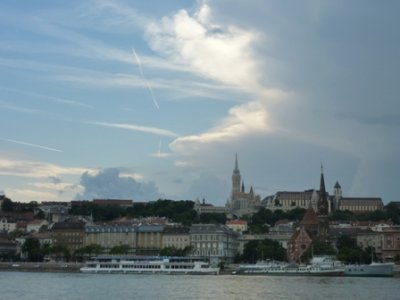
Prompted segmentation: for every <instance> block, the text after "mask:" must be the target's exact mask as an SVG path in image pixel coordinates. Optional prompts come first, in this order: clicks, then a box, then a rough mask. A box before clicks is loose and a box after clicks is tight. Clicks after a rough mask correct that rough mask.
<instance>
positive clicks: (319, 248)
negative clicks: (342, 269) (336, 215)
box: [301, 239, 336, 261]
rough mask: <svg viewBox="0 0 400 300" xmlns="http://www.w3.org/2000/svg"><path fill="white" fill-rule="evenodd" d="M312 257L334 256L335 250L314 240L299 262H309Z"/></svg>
mask: <svg viewBox="0 0 400 300" xmlns="http://www.w3.org/2000/svg"><path fill="white" fill-rule="evenodd" d="M313 255H336V250H335V248H334V247H333V246H332V245H331V244H329V243H327V242H325V241H322V240H318V239H315V240H313V241H312V243H311V245H310V247H308V249H307V251H306V252H305V253H304V254H303V255H302V256H301V260H302V261H309V260H310V259H311V258H312V257H313Z"/></svg>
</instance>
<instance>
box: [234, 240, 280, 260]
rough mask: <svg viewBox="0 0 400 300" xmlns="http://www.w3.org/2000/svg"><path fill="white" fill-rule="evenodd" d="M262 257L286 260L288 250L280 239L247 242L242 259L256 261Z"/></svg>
mask: <svg viewBox="0 0 400 300" xmlns="http://www.w3.org/2000/svg"><path fill="white" fill-rule="evenodd" d="M261 259H273V260H279V261H286V259H287V257H286V250H285V248H283V247H282V245H281V244H280V243H279V242H278V241H274V240H270V239H265V240H263V241H249V242H247V243H246V244H245V246H244V250H243V255H242V257H241V260H242V261H246V262H250V263H255V262H257V261H258V260H261Z"/></svg>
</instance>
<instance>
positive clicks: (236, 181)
mask: <svg viewBox="0 0 400 300" xmlns="http://www.w3.org/2000/svg"><path fill="white" fill-rule="evenodd" d="M240 182H241V176H240V171H239V164H238V157H237V153H236V155H235V168H234V169H233V174H232V194H235V193H239V192H240Z"/></svg>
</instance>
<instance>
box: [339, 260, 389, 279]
mask: <svg viewBox="0 0 400 300" xmlns="http://www.w3.org/2000/svg"><path fill="white" fill-rule="evenodd" d="M393 273H394V264H393V263H378V262H372V263H371V264H363V265H346V266H345V273H344V274H345V276H357V277H392V276H393Z"/></svg>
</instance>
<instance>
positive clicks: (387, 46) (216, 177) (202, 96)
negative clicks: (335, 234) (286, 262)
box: [0, 0, 400, 205]
mask: <svg viewBox="0 0 400 300" xmlns="http://www.w3.org/2000/svg"><path fill="white" fill-rule="evenodd" d="M399 11H400V2H399V1H390V0H388V1H384V2H379V1H372V0H371V1H368V0H354V1H344V0H343V1H340V0H338V1H317V0H304V1H278V0H275V1H265V0H235V1H228V0H216V1H212V0H210V1H188V0H174V1H155V0H154V1H150V0H148V1H123V0H121V1H111V0H89V1H74V0H71V1H56V2H54V1H50V0H48V1H45V0H43V1H22V0H20V1H2V2H1V3H0V36H1V39H0V92H1V93H0V111H1V119H0V190H1V191H2V192H3V193H5V194H6V195H7V196H8V197H10V198H11V199H13V200H15V201H32V200H36V201H49V200H57V201H69V200H72V199H92V198H100V197H107V198H127V199H135V200H141V201H146V200H155V199H158V198H159V197H163V198H170V199H195V198H196V197H199V198H200V199H201V198H203V197H204V198H206V201H209V202H212V203H214V204H218V205H220V204H224V203H225V201H226V198H227V197H228V196H229V191H230V186H231V183H230V178H231V174H232V170H233V165H234V157H235V153H238V157H239V167H240V170H241V174H242V177H243V179H244V182H245V185H246V188H249V186H250V185H253V187H254V190H255V192H257V193H259V194H260V195H261V196H267V195H270V194H273V193H275V192H276V191H279V190H305V189H309V188H317V187H318V185H319V173H320V165H321V162H322V163H323V165H324V173H325V180H326V184H327V189H328V191H332V189H333V185H334V184H335V182H336V181H339V183H340V184H341V185H342V189H343V194H344V196H378V197H382V198H383V200H384V202H385V203H387V202H389V201H393V200H399V197H398V194H399V193H398V190H397V186H398V184H399V175H398V174H399V169H400V160H399V153H400V152H399V150H400V134H399V129H400V104H399V103H400V101H399V100H400V99H399V96H400V91H399V89H400V82H399V81H400V80H399V78H400V74H399V73H400V54H399V53H400V31H399V28H400V18H399V16H398V12H399Z"/></svg>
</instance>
